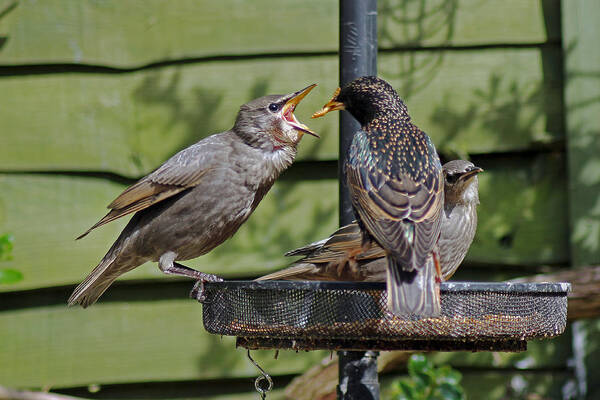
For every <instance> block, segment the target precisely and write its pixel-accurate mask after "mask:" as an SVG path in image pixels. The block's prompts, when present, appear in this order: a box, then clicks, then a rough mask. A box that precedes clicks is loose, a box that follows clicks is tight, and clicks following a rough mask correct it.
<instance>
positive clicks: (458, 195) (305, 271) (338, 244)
mask: <svg viewBox="0 0 600 400" xmlns="http://www.w3.org/2000/svg"><path fill="white" fill-rule="evenodd" d="M442 169H443V172H444V212H443V214H442V229H441V232H440V238H439V239H438V251H439V256H440V267H441V270H442V279H443V280H444V281H446V280H448V279H450V278H451V277H452V275H454V273H455V272H456V269H457V268H458V266H459V265H460V264H461V263H462V261H463V259H464V258H465V256H466V254H467V252H468V250H469V247H470V246H471V243H472V242H473V238H474V237H475V230H476V229H477V205H478V204H479V190H478V189H479V182H478V179H477V174H478V173H480V172H482V171H483V170H482V169H481V168H479V167H476V166H475V165H473V163H471V162H469V161H465V160H454V161H450V162H447V163H446V164H444V166H443V168H442ZM286 256H304V258H302V259H300V260H298V261H296V262H294V263H293V264H292V265H291V266H289V267H287V268H284V269H282V270H280V271H276V272H273V273H271V274H269V275H265V276H263V277H260V278H258V279H257V280H275V279H280V280H309V281H312V280H321V281H359V282H361V281H365V282H384V281H385V279H386V268H387V261H386V259H385V251H384V250H383V249H382V248H381V247H380V246H379V245H378V244H377V243H375V242H371V243H370V244H369V248H368V249H367V250H366V251H364V250H363V248H362V233H361V231H360V228H359V226H358V223H356V221H355V222H353V223H351V224H348V225H346V226H344V227H342V228H340V229H339V230H337V231H336V232H335V233H333V235H331V236H330V237H329V238H327V239H323V240H320V241H318V242H314V243H311V244H309V245H307V246H304V247H301V248H299V249H296V250H293V251H290V252H288V253H286Z"/></svg>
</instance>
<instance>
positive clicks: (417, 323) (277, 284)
mask: <svg viewBox="0 0 600 400" xmlns="http://www.w3.org/2000/svg"><path fill="white" fill-rule="evenodd" d="M570 287H571V285H570V284H569V283H507V282H503V283H483V282H444V283H442V284H441V298H442V316H440V317H438V318H427V319H417V318H401V317H397V316H394V315H393V314H391V313H390V312H388V311H387V307H386V299H387V294H386V291H385V283H380V282H377V283H375V282H369V283H365V282H360V283H355V282H287V281H262V282H256V281H233V282H214V283H207V284H206V285H205V295H206V299H205V301H204V302H203V322H204V327H205V329H206V330H207V331H208V332H210V333H214V334H218V335H228V336H237V345H238V346H242V347H245V348H248V349H294V350H317V349H328V350H438V351H455V350H469V351H524V350H526V348H527V340H530V339H540V338H550V337H554V336H557V335H560V334H561V333H562V332H563V331H564V329H565V325H566V321H567V293H568V292H569V290H570Z"/></svg>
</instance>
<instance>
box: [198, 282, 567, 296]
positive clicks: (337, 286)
mask: <svg viewBox="0 0 600 400" xmlns="http://www.w3.org/2000/svg"><path fill="white" fill-rule="evenodd" d="M385 285H386V284H385V282H331V281H277V280H273V281H248V280H244V281H223V282H206V283H205V288H206V289H208V290H210V289H213V290H223V289H252V290H385ZM440 291H441V292H444V293H457V292H499V293H500V292H501V293H507V292H510V293H530V294H531V293H557V294H566V293H569V292H570V291H571V284H570V283H568V282H459V281H456V282H454V281H451V282H442V283H441V285H440Z"/></svg>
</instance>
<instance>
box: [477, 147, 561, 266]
mask: <svg viewBox="0 0 600 400" xmlns="http://www.w3.org/2000/svg"><path fill="white" fill-rule="evenodd" d="M488 163H489V164H488ZM478 164H481V165H480V166H482V167H483V168H484V169H486V172H485V173H483V174H481V175H480V176H479V182H480V189H479V192H480V201H481V204H480V205H479V208H478V215H479V222H478V226H477V234H476V235H475V240H474V241H473V245H472V246H471V249H470V251H469V254H468V258H467V259H468V260H471V261H473V262H475V263H491V264H494V263H503V264H514V265H540V264H542V265H543V264H563V265H564V264H566V263H568V260H569V250H568V243H567V234H566V232H567V224H568V220H567V210H566V209H565V207H564V205H565V204H566V190H565V188H566V185H567V183H566V177H565V171H564V169H563V168H564V167H563V165H564V157H563V156H562V155H561V154H559V153H556V154H549V155H539V156H531V158H529V159H521V160H511V158H510V157H507V158H505V159H500V160H495V161H488V162H486V161H485V159H482V160H481V162H478Z"/></svg>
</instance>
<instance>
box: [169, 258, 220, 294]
mask: <svg viewBox="0 0 600 400" xmlns="http://www.w3.org/2000/svg"><path fill="white" fill-rule="evenodd" d="M175 257H177V254H175V253H173V252H168V253H165V254H163V255H162V256H161V257H160V259H159V260H158V267H159V268H160V270H161V271H162V272H164V273H165V274H168V275H179V276H186V277H188V278H192V279H194V280H196V281H197V282H196V284H195V285H194V288H193V289H192V291H191V292H190V297H192V298H195V299H196V300H198V301H199V302H202V301H204V299H205V296H204V282H222V281H223V278H221V277H219V276H217V275H213V274H207V273H205V272H200V271H196V270H195V269H193V268H190V267H186V266H185V265H181V264H179V263H176V262H175V261H174V260H175Z"/></svg>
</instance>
